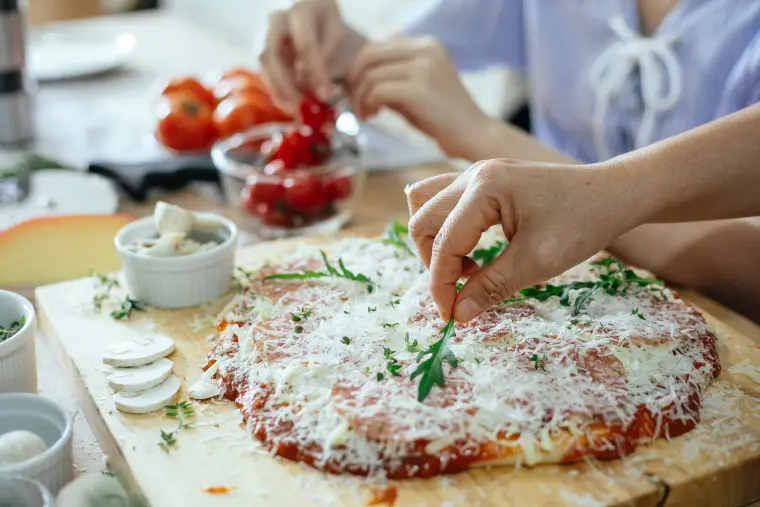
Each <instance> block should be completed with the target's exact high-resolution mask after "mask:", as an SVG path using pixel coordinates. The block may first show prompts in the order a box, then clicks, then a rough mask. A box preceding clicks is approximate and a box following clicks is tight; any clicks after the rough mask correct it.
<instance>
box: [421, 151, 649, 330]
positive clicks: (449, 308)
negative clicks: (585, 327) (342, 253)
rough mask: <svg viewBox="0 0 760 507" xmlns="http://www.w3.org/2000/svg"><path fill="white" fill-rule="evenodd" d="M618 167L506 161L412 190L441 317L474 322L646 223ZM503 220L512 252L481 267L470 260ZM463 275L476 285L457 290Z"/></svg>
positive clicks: (424, 257)
mask: <svg viewBox="0 0 760 507" xmlns="http://www.w3.org/2000/svg"><path fill="white" fill-rule="evenodd" d="M617 169H618V168H617V166H615V165H613V164H598V165H589V166H569V165H558V164H538V163H531V162H521V161H515V160H508V159H497V160H488V161H484V162H479V163H478V164H475V165H474V166H472V167H470V168H469V169H468V170H467V171H465V172H464V173H461V174H447V175H442V176H436V177H433V178H430V179H427V180H423V181H421V182H419V183H416V184H415V185H412V186H411V187H408V188H407V199H408V202H409V212H410V215H411V220H410V222H409V233H410V235H411V237H412V239H413V240H414V243H415V245H416V246H417V249H418V250H419V253H420V256H421V258H422V260H423V262H424V263H425V264H426V265H427V266H428V267H429V268H430V280H431V281H430V292H431V295H432V297H433V300H434V301H435V303H436V304H437V306H438V309H439V312H440V313H441V317H443V318H444V319H448V318H449V317H451V316H454V317H455V318H456V319H457V320H459V321H463V322H464V321H469V320H471V319H473V318H475V317H476V316H478V315H479V314H480V313H482V312H483V311H485V310H487V309H488V308H490V307H491V306H493V305H495V304H497V303H499V302H500V301H502V300H504V299H506V298H508V297H510V296H512V295H513V294H514V293H515V292H517V291H518V290H519V289H521V288H524V287H527V286H531V285H534V284H536V283H539V282H542V281H545V280H547V279H549V278H551V277H553V276H555V275H557V274H559V273H561V272H563V271H565V270H567V269H569V268H570V267H572V266H574V265H576V264H578V263H579V262H582V261H583V260H585V259H587V258H589V257H590V256H591V255H593V254H594V253H596V252H598V251H599V250H602V249H603V248H605V247H606V246H607V245H608V244H609V243H610V242H611V241H612V240H613V239H614V238H616V237H617V236H618V235H620V234H621V233H623V232H625V231H627V230H628V229H630V228H632V227H634V226H636V225H638V224H639V223H641V220H642V216H643V215H642V214H643V213H644V211H643V210H642V211H640V212H639V211H638V210H637V209H636V206H635V204H634V205H633V206H631V205H626V202H628V201H631V202H635V200H634V199H633V198H630V196H631V195H632V188H631V185H630V183H629V182H628V181H627V180H626V174H627V173H626V172H624V171H620V170H617ZM601 189H604V191H600V190H601ZM632 208H633V209H632ZM599 210H606V211H605V212H604V213H599ZM497 224H500V225H501V227H502V229H503V231H504V234H505V235H506V237H507V239H508V240H509V242H510V243H509V246H508V247H507V249H506V250H505V251H504V252H503V253H502V254H501V255H499V256H498V257H497V258H496V259H495V260H494V261H493V262H491V263H490V264H488V265H487V266H485V267H484V268H482V269H478V268H477V265H476V264H475V263H474V262H473V261H472V260H471V259H469V258H468V257H467V255H468V253H469V252H470V251H472V249H473V248H474V247H475V246H476V244H477V243H478V241H479V240H480V237H481V235H482V234H483V232H485V231H486V230H488V229H489V228H490V227H491V226H493V225H497ZM462 277H468V278H469V279H468V281H467V283H465V285H464V286H463V287H462V289H461V290H460V291H459V292H458V293H457V290H456V284H457V281H458V280H459V279H460V278H462Z"/></svg>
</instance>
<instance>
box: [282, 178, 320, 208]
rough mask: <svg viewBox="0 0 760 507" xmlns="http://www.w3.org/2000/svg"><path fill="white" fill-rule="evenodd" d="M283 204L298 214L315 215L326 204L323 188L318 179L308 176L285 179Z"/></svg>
mask: <svg viewBox="0 0 760 507" xmlns="http://www.w3.org/2000/svg"><path fill="white" fill-rule="evenodd" d="M285 202H286V203H287V204H288V206H289V207H290V208H292V209H294V210H295V211H298V212H300V213H307V214H309V213H317V212H318V211H320V210H321V209H322V208H323V207H324V205H325V204H327V195H326V193H325V187H324V185H322V182H321V181H320V180H319V178H317V177H315V176H312V175H310V174H298V175H295V176H293V177H291V178H286V179H285Z"/></svg>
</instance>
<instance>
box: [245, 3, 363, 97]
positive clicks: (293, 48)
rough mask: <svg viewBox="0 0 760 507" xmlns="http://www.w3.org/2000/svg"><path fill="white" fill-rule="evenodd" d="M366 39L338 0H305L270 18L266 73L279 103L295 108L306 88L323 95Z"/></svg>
mask: <svg viewBox="0 0 760 507" xmlns="http://www.w3.org/2000/svg"><path fill="white" fill-rule="evenodd" d="M366 44H367V39H365V38H364V37H363V36H361V35H360V34H359V33H357V32H356V31H354V30H353V29H351V28H350V27H349V26H348V25H346V24H345V22H344V21H343V18H341V16H340V12H339V11H338V6H337V4H336V2H335V0H300V1H298V2H295V3H294V4H293V6H291V7H290V8H289V9H286V10H280V11H274V12H272V13H271V14H270V17H269V27H268V30H267V35H266V43H265V47H264V51H263V52H262V53H261V55H260V56H259V60H260V62H261V67H262V70H263V76H264V79H265V81H266V83H267V86H268V88H269V90H270V93H271V94H272V97H273V98H274V100H275V102H276V103H277V104H278V105H280V106H282V107H283V108H285V109H287V110H289V111H294V110H295V109H296V108H297V104H298V100H299V99H300V96H301V92H300V90H301V89H307V90H311V91H314V92H315V93H316V94H317V96H318V97H319V98H320V99H322V100H327V99H328V98H329V96H330V95H331V94H332V92H333V90H332V79H333V78H336V77H343V76H344V75H345V73H346V71H347V69H348V66H349V65H350V64H351V62H353V61H354V59H355V58H356V55H357V53H358V52H359V50H360V49H361V48H362V47H363V46H364V45H366Z"/></svg>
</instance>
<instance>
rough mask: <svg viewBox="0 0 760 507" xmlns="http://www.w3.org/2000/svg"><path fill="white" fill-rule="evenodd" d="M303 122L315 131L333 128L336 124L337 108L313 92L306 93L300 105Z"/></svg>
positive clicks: (299, 110) (299, 111) (299, 109)
mask: <svg viewBox="0 0 760 507" xmlns="http://www.w3.org/2000/svg"><path fill="white" fill-rule="evenodd" d="M298 113H299V115H300V117H301V123H303V124H304V125H306V126H308V127H311V129H312V130H314V131H319V130H326V129H332V126H333V125H334V124H335V110H334V109H333V107H332V106H331V105H329V104H326V103H324V102H322V101H320V100H319V99H317V98H316V97H314V96H313V95H311V94H306V95H304V97H303V99H302V100H301V104H300V105H299V107H298Z"/></svg>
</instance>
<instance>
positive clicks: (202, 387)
mask: <svg viewBox="0 0 760 507" xmlns="http://www.w3.org/2000/svg"><path fill="white" fill-rule="evenodd" d="M187 394H188V395H190V397H191V398H192V399H194V400H208V399H209V398H215V397H217V396H219V394H221V391H220V390H219V386H218V385H216V384H215V383H213V382H204V381H203V380H199V381H198V382H196V383H195V384H193V385H191V386H190V388H189V389H188V390H187Z"/></svg>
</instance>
